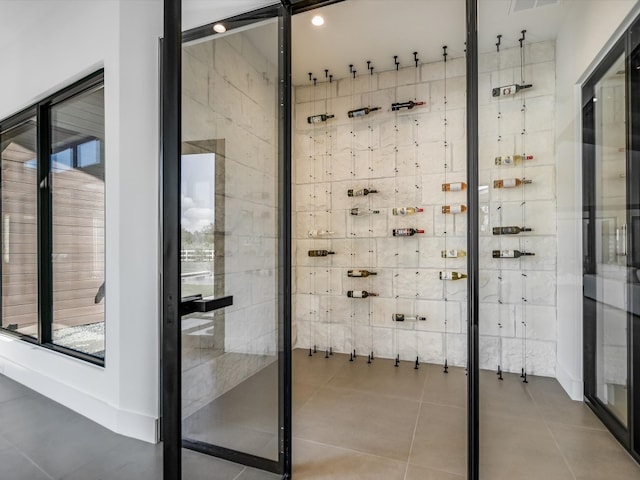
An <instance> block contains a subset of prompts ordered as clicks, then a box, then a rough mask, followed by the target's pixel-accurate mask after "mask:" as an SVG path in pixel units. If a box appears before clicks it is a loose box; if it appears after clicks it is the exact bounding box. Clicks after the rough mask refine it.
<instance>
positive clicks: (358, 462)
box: [0, 350, 640, 480]
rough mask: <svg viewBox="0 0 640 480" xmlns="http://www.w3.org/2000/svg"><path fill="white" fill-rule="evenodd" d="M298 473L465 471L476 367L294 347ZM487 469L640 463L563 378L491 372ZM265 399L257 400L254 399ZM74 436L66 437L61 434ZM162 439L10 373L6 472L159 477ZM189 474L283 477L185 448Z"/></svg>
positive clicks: (570, 472) (618, 471)
mask: <svg viewBox="0 0 640 480" xmlns="http://www.w3.org/2000/svg"><path fill="white" fill-rule="evenodd" d="M293 378H294V412H293V415H294V431H293V434H294V445H293V455H294V472H293V478H294V480H303V479H304V480H321V479H332V480H334V479H335V480H352V479H353V480H359V479H362V480H377V479H384V480H395V479H397V480H460V479H463V478H464V471H465V461H466V460H465V449H466V439H465V431H466V421H465V414H466V413H465V399H466V389H465V385H466V377H465V375H464V371H462V370H461V369H457V368H451V369H450V373H449V374H448V375H444V374H443V373H442V368H441V367H440V366H438V365H421V366H420V369H419V370H414V369H413V366H412V365H411V364H408V363H403V364H402V365H401V366H400V368H394V367H393V363H392V362H391V361H388V360H382V359H377V360H375V361H374V362H373V364H371V365H368V364H367V363H366V359H364V358H358V359H356V361H355V362H353V363H350V362H349V361H348V359H347V357H345V356H343V355H334V356H333V357H332V358H330V359H328V360H327V359H325V358H324V355H321V354H317V355H315V356H313V357H309V356H308V355H307V352H306V351H300V350H296V351H295V352H294V372H293ZM480 391H481V395H482V401H481V405H480V410H481V442H482V451H481V478H482V479H483V480H503V479H504V480H506V479H509V480H511V479H518V480H529V479H535V480H540V479H544V480H556V479H557V480H565V479H566V480H634V479H638V480H640V468H639V467H638V465H637V464H636V463H635V462H634V461H633V460H632V459H631V458H630V457H629V456H628V455H627V453H626V452H625V451H624V450H623V449H622V448H621V447H620V446H619V445H618V444H617V443H616V442H615V441H614V439H613V437H612V436H611V435H610V434H609V433H608V432H607V431H606V430H605V429H604V427H603V426H602V424H601V423H600V422H599V421H598V420H597V419H596V418H595V416H594V415H593V414H592V413H591V411H590V410H589V409H588V407H586V406H585V405H583V404H581V403H578V402H573V401H571V400H570V399H569V398H568V397H567V396H566V394H564V392H563V391H562V389H561V387H560V386H559V384H558V383H557V382H556V381H555V380H553V379H548V378H540V377H530V378H529V384H527V385H524V384H522V383H521V382H520V378H519V377H518V376H516V375H506V376H505V380H504V381H503V382H499V381H498V380H497V379H496V378H495V374H494V373H493V372H482V375H481V387H480ZM254 403H255V402H254ZM61 440H64V441H61ZM161 472H162V449H161V447H160V446H157V445H156V446H154V445H148V444H145V443H143V442H138V441H135V440H131V439H127V438H124V437H121V436H119V435H116V434H114V433H112V432H110V431H108V430H106V429H104V428H102V427H99V426H97V425H96V424H94V423H93V422H91V421H89V420H86V419H84V418H83V417H80V416H78V415H76V414H75V413H73V412H71V411H70V410H68V409H66V408H64V407H61V406H60V405H58V404H56V403H55V402H53V401H51V400H48V399H46V398H44V397H42V396H40V395H38V394H36V393H35V392H33V391H31V390H29V389H27V388H25V387H22V386H20V385H18V384H17V383H15V382H13V381H11V380H9V379H7V378H6V377H1V376H0V479H3V480H4V479H7V480H41V479H42V480H62V479H65V480H125V479H126V480H132V479H135V480H152V479H153V480H159V479H161V478H162V473H161ZM184 472H185V475H184V478H185V479H188V480H200V479H203V480H204V479H208V480H275V479H277V478H278V477H277V476H275V475H272V474H267V473H264V472H258V471H255V470H252V469H248V468H245V467H242V466H238V465H234V464H232V463H228V462H224V461H221V460H218V459H215V458H211V457H207V456H204V455H199V454H196V453H193V452H188V451H185V452H184Z"/></svg>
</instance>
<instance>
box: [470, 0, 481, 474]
mask: <svg viewBox="0 0 640 480" xmlns="http://www.w3.org/2000/svg"><path fill="white" fill-rule="evenodd" d="M467 185H468V189H467V206H468V210H467V222H468V227H467V250H468V253H469V254H468V256H467V271H468V275H469V278H468V279H467V325H468V329H467V332H468V333H467V335H468V338H467V361H468V365H469V366H468V369H467V372H468V376H467V479H468V480H478V479H479V476H480V472H479V470H480V456H479V450H480V445H479V442H480V436H479V405H478V404H479V400H480V398H479V365H478V358H479V356H478V338H479V330H478V319H479V312H478V294H479V282H478V273H479V263H478V255H479V253H480V252H479V247H478V235H479V233H480V230H479V228H478V225H479V223H478V208H479V199H478V2H477V0H467Z"/></svg>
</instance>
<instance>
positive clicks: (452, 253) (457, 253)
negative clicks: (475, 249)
mask: <svg viewBox="0 0 640 480" xmlns="http://www.w3.org/2000/svg"><path fill="white" fill-rule="evenodd" d="M440 256H441V257H442V258H462V257H466V256H467V252H465V251H464V250H442V251H441V252H440Z"/></svg>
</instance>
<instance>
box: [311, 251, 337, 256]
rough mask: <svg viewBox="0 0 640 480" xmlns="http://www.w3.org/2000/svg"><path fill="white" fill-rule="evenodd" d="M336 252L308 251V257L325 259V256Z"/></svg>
mask: <svg viewBox="0 0 640 480" xmlns="http://www.w3.org/2000/svg"><path fill="white" fill-rule="evenodd" d="M335 253H336V252H332V251H331V250H309V256H310V257H326V256H327V255H333V254H335Z"/></svg>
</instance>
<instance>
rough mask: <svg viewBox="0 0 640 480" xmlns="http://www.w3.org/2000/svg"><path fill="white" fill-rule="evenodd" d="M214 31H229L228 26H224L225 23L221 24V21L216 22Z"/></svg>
mask: <svg viewBox="0 0 640 480" xmlns="http://www.w3.org/2000/svg"><path fill="white" fill-rule="evenodd" d="M213 31H214V32H218V33H224V32H226V31H227V27H225V26H224V25H223V24H221V23H216V24H215V25H214V26H213Z"/></svg>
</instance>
